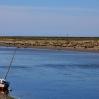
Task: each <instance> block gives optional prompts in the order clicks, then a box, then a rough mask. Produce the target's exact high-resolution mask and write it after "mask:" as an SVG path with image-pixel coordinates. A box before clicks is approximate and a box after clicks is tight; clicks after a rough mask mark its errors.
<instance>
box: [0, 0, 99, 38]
mask: <svg viewBox="0 0 99 99" xmlns="http://www.w3.org/2000/svg"><path fill="white" fill-rule="evenodd" d="M0 35H12V36H13V35H33V36H43V35H44V36H66V35H69V36H99V0H0Z"/></svg>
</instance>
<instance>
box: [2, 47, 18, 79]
mask: <svg viewBox="0 0 99 99" xmlns="http://www.w3.org/2000/svg"><path fill="white" fill-rule="evenodd" d="M16 50H17V48H16V49H15V51H14V53H13V54H12V59H11V61H10V64H9V67H8V71H7V72H6V75H5V77H4V79H7V76H8V73H9V71H10V68H11V66H12V63H13V60H14V57H15V54H16Z"/></svg>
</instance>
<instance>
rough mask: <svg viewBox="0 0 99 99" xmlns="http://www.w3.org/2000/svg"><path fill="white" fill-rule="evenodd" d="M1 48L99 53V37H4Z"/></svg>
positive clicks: (1, 40) (0, 39)
mask: <svg viewBox="0 0 99 99" xmlns="http://www.w3.org/2000/svg"><path fill="white" fill-rule="evenodd" d="M0 46H7V47H14V46H15V47H24V48H33V47H39V48H57V49H76V50H77V49H78V50H94V51H99V37H29V36H27V37H26V36H9V37H8V36H6V37H4V36H2V37H0Z"/></svg>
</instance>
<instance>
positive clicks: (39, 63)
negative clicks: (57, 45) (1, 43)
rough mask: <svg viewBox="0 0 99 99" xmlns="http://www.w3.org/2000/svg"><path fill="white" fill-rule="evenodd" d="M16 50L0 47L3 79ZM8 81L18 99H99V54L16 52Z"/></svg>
mask: <svg viewBox="0 0 99 99" xmlns="http://www.w3.org/2000/svg"><path fill="white" fill-rule="evenodd" d="M14 50H15V48H7V47H0V77H1V78H2V77H4V75H5V73H6V72H7V69H8V65H9V62H10V61H11V57H12V53H13V51H14ZM7 80H8V81H9V82H10V88H11V89H12V92H10V94H11V95H12V96H14V97H15V99H99V53H92V52H79V51H64V50H55V49H54V50H53V49H37V48H30V49H29V48H28V49H24V48H20V49H17V52H16V55H15V58H14V61H13V64H12V67H11V70H10V72H9V74H8V77H7Z"/></svg>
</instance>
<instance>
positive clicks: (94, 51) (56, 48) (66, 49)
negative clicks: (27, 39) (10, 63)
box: [0, 46, 99, 53]
mask: <svg viewBox="0 0 99 99" xmlns="http://www.w3.org/2000/svg"><path fill="white" fill-rule="evenodd" d="M2 47H6V48H11V47H12V48H13V47H14V48H18V49H21V48H22V49H44V50H58V51H59V50H60V51H76V52H91V53H99V50H97V49H83V48H72V47H71V48H60V47H42V46H36V47H17V46H0V48H2Z"/></svg>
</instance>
